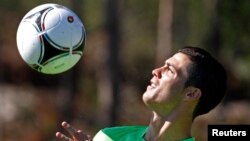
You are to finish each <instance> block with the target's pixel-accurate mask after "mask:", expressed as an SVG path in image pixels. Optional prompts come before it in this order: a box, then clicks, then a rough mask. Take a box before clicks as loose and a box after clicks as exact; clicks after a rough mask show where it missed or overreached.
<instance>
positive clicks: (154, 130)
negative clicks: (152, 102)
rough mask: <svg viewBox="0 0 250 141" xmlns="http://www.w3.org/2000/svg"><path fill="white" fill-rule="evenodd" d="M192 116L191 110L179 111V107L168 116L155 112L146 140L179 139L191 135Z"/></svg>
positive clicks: (173, 140)
mask: <svg viewBox="0 0 250 141" xmlns="http://www.w3.org/2000/svg"><path fill="white" fill-rule="evenodd" d="M187 111H188V110H187ZM190 114H191V115H190ZM187 117H188V118H187ZM191 117H192V113H191V112H189V113H187V112H183V111H182V112H179V110H178V109H177V110H175V111H174V112H172V113H171V114H169V115H167V116H161V115H159V114H157V113H155V112H153V116H152V118H151V121H150V124H149V129H148V132H147V134H146V136H145V139H146V141H177V140H182V139H185V138H187V137H190V128H191V124H192V118H191Z"/></svg>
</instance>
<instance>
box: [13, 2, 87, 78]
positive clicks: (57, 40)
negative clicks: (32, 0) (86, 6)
mask: <svg viewBox="0 0 250 141" xmlns="http://www.w3.org/2000/svg"><path fill="white" fill-rule="evenodd" d="M85 39H86V31H85V28H84V25H83V23H82V21H81V20H80V18H79V17H78V16H77V15H76V14H75V13H74V12H73V11H72V10H70V9H69V8H67V7H65V6H62V5H58V4H52V3H48V4H42V5H39V6H37V7H35V8H33V9H31V10H30V11H29V12H28V13H27V14H26V15H25V16H24V17H23V19H22V20H21V22H20V24H19V26H18V30H17V34H16V41H17V48H18V51H19V53H20V55H21V57H22V59H23V60H24V61H25V62H26V63H27V64H28V65H29V66H30V67H31V68H33V69H35V70H37V71H38V72H41V73H44V74H59V73H62V72H65V71H67V70H69V69H71V68H72V67H73V66H75V65H76V64H77V62H79V60H80V59H81V57H82V55H83V50H84V46H85Z"/></svg>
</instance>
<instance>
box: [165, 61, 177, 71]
mask: <svg viewBox="0 0 250 141" xmlns="http://www.w3.org/2000/svg"><path fill="white" fill-rule="evenodd" d="M165 64H166V65H168V66H172V67H173V68H174V69H175V68H176V67H175V66H174V65H173V64H172V63H170V62H168V61H166V62H165Z"/></svg>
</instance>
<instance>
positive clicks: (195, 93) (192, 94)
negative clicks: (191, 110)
mask: <svg viewBox="0 0 250 141" xmlns="http://www.w3.org/2000/svg"><path fill="white" fill-rule="evenodd" d="M201 94H202V93H201V90H200V89H199V88H194V87H192V88H190V90H189V91H188V92H187V93H186V100H198V99H199V98H200V97H201Z"/></svg>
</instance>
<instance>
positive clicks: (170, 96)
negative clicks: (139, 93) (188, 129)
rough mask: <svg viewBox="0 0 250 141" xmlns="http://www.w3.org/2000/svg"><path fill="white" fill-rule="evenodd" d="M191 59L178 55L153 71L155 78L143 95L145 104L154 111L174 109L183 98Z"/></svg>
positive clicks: (181, 54)
mask: <svg viewBox="0 0 250 141" xmlns="http://www.w3.org/2000/svg"><path fill="white" fill-rule="evenodd" d="M190 64H191V60H190V59H189V57H188V56H187V55H185V54H183V53H176V54H175V55H173V56H172V57H170V58H169V59H167V60H166V61H165V63H164V65H163V66H162V67H159V68H156V69H154V70H153V71H152V74H153V77H152V79H151V80H150V84H149V85H148V87H147V90H146V92H145V93H144V94H143V101H144V103H145V104H146V105H147V106H149V108H151V109H152V110H159V109H164V110H167V109H169V110H170V109H172V108H173V107H175V106H176V105H177V104H178V103H179V102H180V101H181V100H182V98H183V95H181V93H182V91H183V89H184V85H185V82H186V80H187V77H188V73H187V72H188V67H189V66H190Z"/></svg>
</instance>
